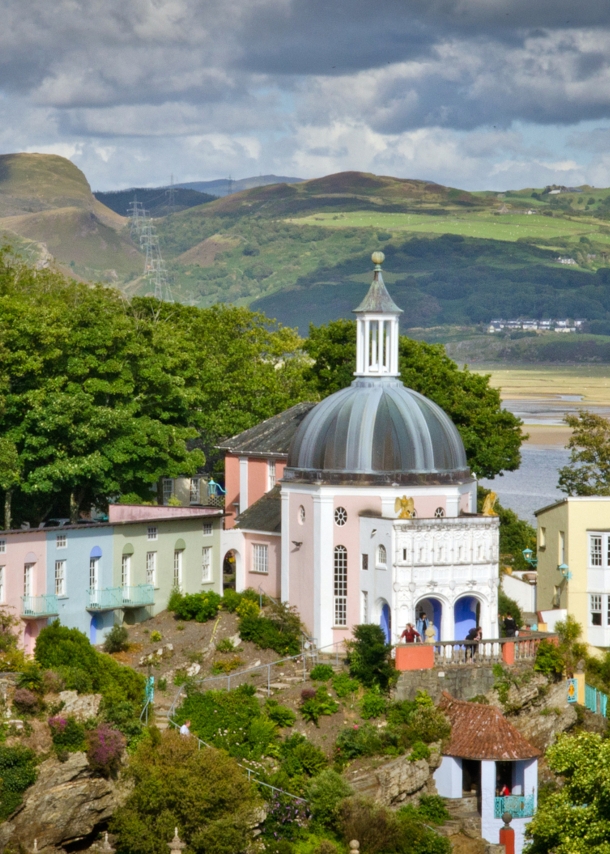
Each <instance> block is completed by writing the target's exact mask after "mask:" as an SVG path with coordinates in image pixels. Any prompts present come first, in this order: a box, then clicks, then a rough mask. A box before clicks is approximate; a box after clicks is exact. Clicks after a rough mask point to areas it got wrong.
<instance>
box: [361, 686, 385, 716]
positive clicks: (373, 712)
mask: <svg viewBox="0 0 610 854" xmlns="http://www.w3.org/2000/svg"><path fill="white" fill-rule="evenodd" d="M387 705H388V701H387V699H386V698H385V697H384V696H383V695H382V694H380V692H379V690H376V691H375V690H370V691H365V693H364V696H363V697H362V699H361V700H360V714H361V715H362V717H363V718H364V719H365V720H369V719H370V718H379V717H381V715H383V714H385V710H386V708H387Z"/></svg>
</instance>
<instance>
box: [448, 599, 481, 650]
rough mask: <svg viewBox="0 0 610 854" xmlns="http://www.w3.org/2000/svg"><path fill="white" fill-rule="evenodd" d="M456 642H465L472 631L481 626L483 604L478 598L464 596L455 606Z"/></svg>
mask: <svg viewBox="0 0 610 854" xmlns="http://www.w3.org/2000/svg"><path fill="white" fill-rule="evenodd" d="M453 614H454V619H455V640H464V638H465V637H466V635H467V634H468V632H469V631H470V629H474V627H475V626H478V625H479V618H480V615H481V603H480V602H479V600H478V599H477V598H476V596H462V597H460V598H459V599H458V600H457V601H456V603H455V605H454V606H453Z"/></svg>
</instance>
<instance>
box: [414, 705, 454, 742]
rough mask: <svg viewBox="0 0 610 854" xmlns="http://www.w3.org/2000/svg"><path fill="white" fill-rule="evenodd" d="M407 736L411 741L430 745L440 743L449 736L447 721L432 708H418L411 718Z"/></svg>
mask: <svg viewBox="0 0 610 854" xmlns="http://www.w3.org/2000/svg"><path fill="white" fill-rule="evenodd" d="M408 734H409V737H410V738H411V739H412V741H423V742H424V744H431V743H432V742H433V741H442V740H443V739H445V738H449V736H450V735H451V724H450V723H449V719H448V718H447V717H446V716H445V715H444V714H443V713H442V712H441V711H440V709H437V708H435V707H434V706H420V707H419V708H417V709H416V710H415V712H414V713H413V715H412V716H411V720H410V721H409V725H408Z"/></svg>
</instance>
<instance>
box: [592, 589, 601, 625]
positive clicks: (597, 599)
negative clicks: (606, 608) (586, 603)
mask: <svg viewBox="0 0 610 854" xmlns="http://www.w3.org/2000/svg"><path fill="white" fill-rule="evenodd" d="M601 624H602V597H601V594H600V593H592V594H591V625H592V626H601Z"/></svg>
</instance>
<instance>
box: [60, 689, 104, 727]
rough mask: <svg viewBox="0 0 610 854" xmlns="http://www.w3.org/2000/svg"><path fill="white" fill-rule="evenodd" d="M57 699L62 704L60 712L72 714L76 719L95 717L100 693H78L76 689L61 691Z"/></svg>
mask: <svg viewBox="0 0 610 854" xmlns="http://www.w3.org/2000/svg"><path fill="white" fill-rule="evenodd" d="M59 699H60V700H61V702H62V703H63V704H64V705H63V708H62V710H61V714H62V715H64V716H66V717H67V716H69V715H70V716H72V717H74V718H76V720H77V721H86V720H89V718H95V717H97V715H98V713H99V710H100V703H101V702H102V695H101V694H78V693H77V692H76V691H61V693H60V694H59Z"/></svg>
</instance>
